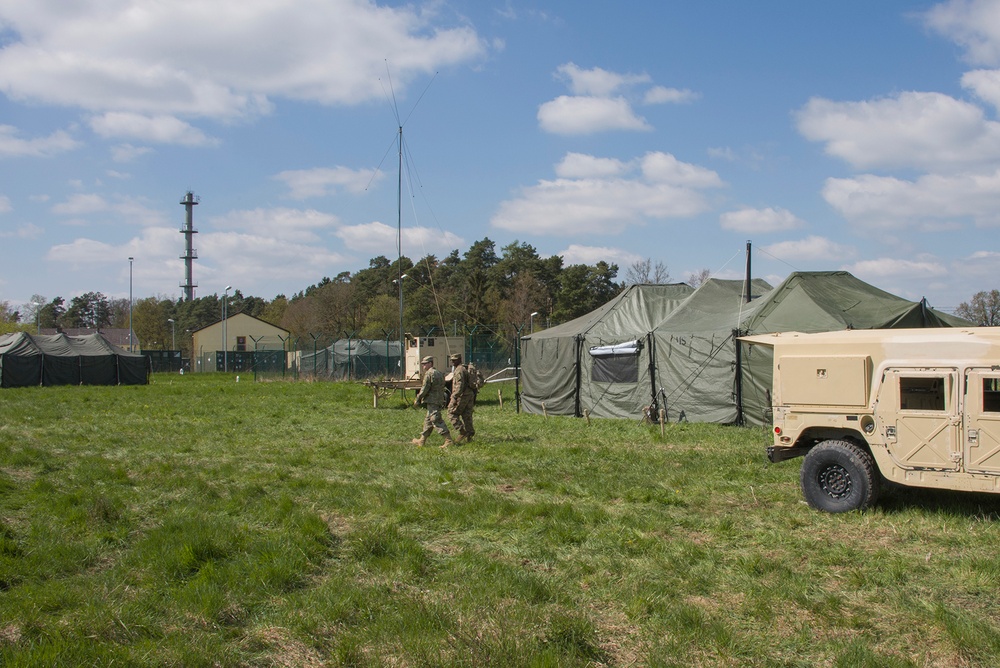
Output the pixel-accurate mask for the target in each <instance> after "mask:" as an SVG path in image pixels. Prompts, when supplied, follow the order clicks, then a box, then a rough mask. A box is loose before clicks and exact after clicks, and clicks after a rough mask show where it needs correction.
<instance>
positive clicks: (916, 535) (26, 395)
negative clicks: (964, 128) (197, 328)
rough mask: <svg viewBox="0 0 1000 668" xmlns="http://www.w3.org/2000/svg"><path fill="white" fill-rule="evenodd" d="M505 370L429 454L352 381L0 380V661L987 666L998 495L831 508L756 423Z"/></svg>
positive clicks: (998, 633)
mask: <svg viewBox="0 0 1000 668" xmlns="http://www.w3.org/2000/svg"><path fill="white" fill-rule="evenodd" d="M504 392H505V393H506V397H505V401H504V404H503V406H502V407H501V406H500V403H499V402H498V400H497V396H496V395H497V386H494V385H491V386H488V387H487V388H486V389H485V390H484V393H483V395H481V397H480V406H479V408H478V411H477V418H478V425H477V429H478V432H479V438H478V440H477V441H476V442H474V443H473V444H471V445H467V446H460V447H456V448H452V449H449V450H446V451H442V450H440V449H438V448H437V447H424V448H415V447H413V446H411V445H409V441H410V439H411V438H412V437H413V436H415V435H416V434H417V432H418V431H419V428H420V424H421V420H422V411H418V410H415V409H407V408H405V407H404V405H403V402H402V400H401V398H400V397H399V396H398V395H396V396H395V397H391V398H389V399H388V400H385V401H383V402H382V403H381V404H380V407H379V408H378V409H375V408H373V406H372V401H371V395H370V392H369V391H368V390H367V388H365V387H363V386H360V385H355V384H345V383H339V384H330V383H298V384H295V383H286V382H271V383H253V382H247V379H246V378H244V379H243V380H242V381H241V382H236V380H235V377H234V376H231V375H230V376H224V375H222V374H212V375H208V374H205V375H191V374H188V375H185V376H175V375H156V376H154V378H153V383H152V384H151V385H149V386H143V387H114V388H101V387H62V388H27V389H5V390H2V391H0V665H4V666H39V665H45V666H110V665H127V666H324V665H330V666H341V665H343V666H385V665H389V666H462V665H465V666H585V665H608V666H699V665H700V666H720V665H721V666H746V665H751V666H754V665H756V666H851V667H854V666H996V665H1000V598H998V596H997V592H998V589H1000V557H998V547H997V546H998V544H1000V531H998V528H997V527H998V524H997V519H998V510H1000V497H994V496H987V495H962V494H957V493H938V492H929V491H920V490H897V491H895V492H893V493H892V494H891V495H889V496H887V497H884V499H883V500H882V501H881V502H880V503H879V504H878V505H877V507H876V508H874V509H873V510H871V511H868V512H865V513H849V514H845V515H827V514H822V513H818V512H815V511H812V510H810V509H809V508H808V507H807V506H806V505H805V503H804V502H803V501H802V499H801V495H800V492H799V489H798V470H799V463H800V462H799V461H792V462H786V463H783V464H778V465H772V464H769V463H767V461H766V459H765V456H764V447H765V446H766V444H767V442H768V434H767V433H766V432H764V431H761V430H754V429H738V428H732V427H719V426H713V425H691V424H675V425H668V427H667V430H666V434H665V436H663V437H661V435H660V430H659V428H658V427H655V426H644V425H640V424H638V423H637V422H634V421H627V420H593V421H591V422H590V423H589V424H588V423H587V421H585V420H579V419H572V418H556V417H550V418H544V417H540V416H530V415H523V414H522V415H518V414H516V413H515V412H514V410H513V408H514V406H513V401H512V394H513V388H512V387H507V388H504ZM410 397H411V398H412V393H410ZM432 438H433V439H434V440H433V441H432V443H430V444H429V445H431V446H434V445H437V444H438V443H440V440H441V439H440V436H437V435H435V436H434V437H432Z"/></svg>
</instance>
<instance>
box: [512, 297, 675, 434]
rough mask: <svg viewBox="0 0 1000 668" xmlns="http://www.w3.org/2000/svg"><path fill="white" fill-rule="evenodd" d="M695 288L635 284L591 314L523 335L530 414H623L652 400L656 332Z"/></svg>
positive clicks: (525, 400) (524, 392)
mask: <svg viewBox="0 0 1000 668" xmlns="http://www.w3.org/2000/svg"><path fill="white" fill-rule="evenodd" d="M693 292H694V288H692V287H691V286H689V285H687V284H685V283H672V284H668V285H631V286H629V287H627V288H626V289H625V290H624V291H622V292H621V293H620V294H619V295H618V296H616V297H615V298H614V299H612V300H611V301H609V302H608V303H606V304H605V305H603V306H601V307H600V308H598V309H595V310H594V311H591V312H590V313H588V314H587V315H584V316H581V317H579V318H576V319H575V320H571V321H569V322H566V323H563V324H562V325H558V326H556V327H551V328H549V329H546V330H544V331H541V332H538V333H534V334H531V335H529V336H526V337H524V338H522V340H521V370H520V374H521V405H522V406H523V407H524V409H525V410H526V411H527V412H529V413H543V412H544V413H549V414H552V415H583V411H584V410H586V411H588V412H589V413H590V414H591V415H594V416H595V417H620V416H622V415H623V414H631V412H632V411H633V409H635V408H636V407H637V406H643V405H645V404H648V403H649V401H650V399H649V397H650V394H651V391H652V390H651V388H652V384H651V383H652V381H651V378H650V369H651V367H650V360H651V357H650V348H651V342H650V340H649V336H650V333H651V332H652V330H653V327H654V326H655V325H656V323H657V322H659V321H660V320H662V319H663V318H665V317H666V316H667V315H669V314H670V313H671V312H672V311H673V310H674V309H675V308H677V307H678V306H679V305H680V304H681V303H682V302H683V301H684V299H686V298H687V297H688V296H689V295H690V294H691V293H693ZM621 344H624V345H621ZM616 346H617V347H616ZM591 349H594V352H596V353H597V354H596V355H594V354H591ZM609 378H610V379H616V378H621V379H626V380H625V381H624V382H604V381H605V380H606V379H609Z"/></svg>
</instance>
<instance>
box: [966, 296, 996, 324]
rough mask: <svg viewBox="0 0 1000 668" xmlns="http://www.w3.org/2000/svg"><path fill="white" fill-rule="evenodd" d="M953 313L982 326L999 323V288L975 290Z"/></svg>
mask: <svg viewBox="0 0 1000 668" xmlns="http://www.w3.org/2000/svg"><path fill="white" fill-rule="evenodd" d="M955 315H957V316H958V317H960V318H965V319H966V320H971V321H972V322H974V323H976V324H977V325H980V326H982V327H996V326H997V325H1000V290H990V291H989V292H986V291H983V292H977V293H976V294H974V295H972V299H970V300H969V301H968V302H962V303H961V304H959V305H958V308H956V309H955Z"/></svg>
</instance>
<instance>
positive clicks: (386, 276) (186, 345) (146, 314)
mask: <svg viewBox="0 0 1000 668" xmlns="http://www.w3.org/2000/svg"><path fill="white" fill-rule="evenodd" d="M618 271H619V267H618V265H617V264H613V263H608V262H604V261H600V262H597V263H596V264H593V265H586V264H572V265H565V264H564V262H563V259H562V257H560V256H558V255H552V256H550V257H542V256H540V255H539V254H538V252H537V250H536V249H535V248H534V247H533V246H531V245H530V244H527V243H521V242H518V241H514V242H512V243H510V244H508V245H507V246H504V247H503V248H501V249H500V250H499V251H498V250H497V248H496V244H495V243H494V242H493V241H491V240H490V239H489V238H484V239H482V240H480V241H476V242H474V243H473V244H472V245H471V246H470V247H469V249H468V250H467V251H465V253H464V254H460V253H459V251H458V250H453V251H452V252H451V253H450V254H449V255H448V256H446V257H444V258H442V259H438V258H437V257H436V256H434V255H427V256H425V257H423V258H421V259H419V260H417V261H416V262H413V261H411V260H410V259H409V258H407V257H405V256H404V257H402V258H398V259H396V260H389V259H388V258H386V257H385V256H382V255H380V256H378V257H375V258H372V259H371V260H369V263H368V267H367V268H365V269H361V270H359V271H356V272H354V273H351V272H346V271H345V272H342V273H340V274H338V275H336V276H335V277H333V278H329V277H324V278H323V279H322V280H320V281H319V282H318V283H316V284H314V285H311V286H309V287H307V288H305V289H304V290H302V291H300V292H298V293H297V294H294V295H292V296H291V297H286V296H285V295H277V296H276V297H274V298H273V299H271V300H267V299H264V298H262V297H256V296H252V295H244V294H243V293H242V292H241V291H240V290H239V289H237V290H236V291H235V292H234V293H233V295H232V296H230V297H229V298H228V302H227V309H228V313H229V314H230V315H234V314H236V313H246V314H248V315H251V316H253V317H255V318H259V319H261V320H264V321H265V322H269V323H271V324H274V325H277V326H279V327H282V328H283V329H286V330H288V331H289V332H290V333H291V339H290V340H292V341H310V342H311V341H313V340H315V337H317V336H322V337H324V338H326V339H327V340H332V339H335V338H341V337H352V338H371V339H391V340H395V339H397V338H398V337H399V308H400V304H399V297H400V290H399V285H400V282H399V277H400V276H404V278H403V279H402V297H403V323H404V329H405V330H406V332H408V333H412V334H416V335H427V334H433V333H435V332H437V333H440V332H446V333H450V332H459V333H465V332H470V331H473V330H475V329H476V328H480V327H485V328H492V329H493V331H496V332H497V335H498V336H501V337H503V338H505V339H506V338H513V336H515V335H516V334H517V333H518V332H519V331H520V332H523V329H524V327H525V326H526V325H527V324H528V323H529V322H530V323H531V324H532V326H534V328H535V329H536V330H538V329H540V328H544V327H548V326H551V325H555V324H558V323H562V322H566V321H568V320H572V319H573V318H576V317H579V316H581V315H584V314H586V313H589V312H590V311H593V310H594V309H596V308H597V307H599V306H601V305H603V304H605V303H607V302H608V301H609V300H611V299H612V298H614V297H615V296H616V295H618V294H619V293H620V292H621V291H622V290H624V289H625V287H627V286H628V285H633V284H640V283H660V284H663V283H669V282H670V280H671V277H670V272H669V271H668V270H667V266H666V265H665V264H664V263H662V262H655V263H654V262H653V260H651V259H645V260H639V261H636V262H634V263H632V264H631V265H630V266H628V267H627V268H626V270H625V275H624V276H623V277H622V280H618ZM708 276H709V272H708V270H705V269H703V270H701V271H699V272H697V273H695V274H692V275H691V276H689V277H687V281H686V282H687V283H688V284H690V285H691V286H692V287H697V286H698V285H699V284H701V283H702V282H704V281H705V280H706V279H707V278H708ZM131 306H132V309H131V320H132V329H133V331H134V332H135V335H136V337H137V338H138V340H139V341H140V342H141V343H142V346H143V347H144V348H146V349H150V350H167V349H179V350H182V351H184V353H185V356H187V355H188V354H190V348H191V332H193V331H196V330H198V329H201V328H203V327H207V326H209V325H212V324H214V323H216V322H218V321H219V320H220V319H221V318H222V298H221V297H220V296H219V295H217V294H212V295H207V296H204V297H198V298H195V299H193V300H191V301H184V300H182V299H178V300H175V299H170V298H166V297H162V296H161V297H145V298H141V299H138V300H135V301H134V302H133V303H132V305H131ZM533 314H534V315H533ZM955 314H956V315H958V316H960V317H963V318H965V319H967V320H970V321H972V322H973V323H975V324H977V325H980V326H997V325H1000V290H990V291H982V292H977V293H976V294H975V295H973V297H972V298H971V299H970V300H969V301H968V302H962V304H960V305H959V306H958V308H956V309H955ZM129 317H130V313H129V300H128V298H115V299H112V298H109V297H107V296H105V295H104V294H103V293H100V292H87V293H84V294H82V295H79V296H76V297H73V298H72V299H70V301H69V302H68V303H67V302H66V300H65V299H64V298H63V297H55V298H52V299H47V298H46V297H44V296H42V295H33V296H32V299H31V302H29V303H27V304H24V305H22V306H21V307H19V308H16V307H14V306H12V305H11V304H10V303H8V302H0V333H6V332H11V331H16V330H25V331H29V332H33V331H35V329H36V328H40V329H59V330H66V329H78V328H88V329H102V328H105V329H106V328H121V329H127V328H128V326H129ZM171 321H172V322H171Z"/></svg>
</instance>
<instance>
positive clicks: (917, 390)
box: [899, 376, 945, 411]
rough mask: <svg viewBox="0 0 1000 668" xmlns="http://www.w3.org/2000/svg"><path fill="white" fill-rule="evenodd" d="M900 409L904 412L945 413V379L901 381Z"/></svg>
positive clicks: (902, 379) (922, 378) (901, 378)
mask: <svg viewBox="0 0 1000 668" xmlns="http://www.w3.org/2000/svg"><path fill="white" fill-rule="evenodd" d="M899 408H900V410H904V411H943V410H944V409H945V398H944V378H926V377H921V378H907V377H905V376H901V377H900V379H899Z"/></svg>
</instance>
